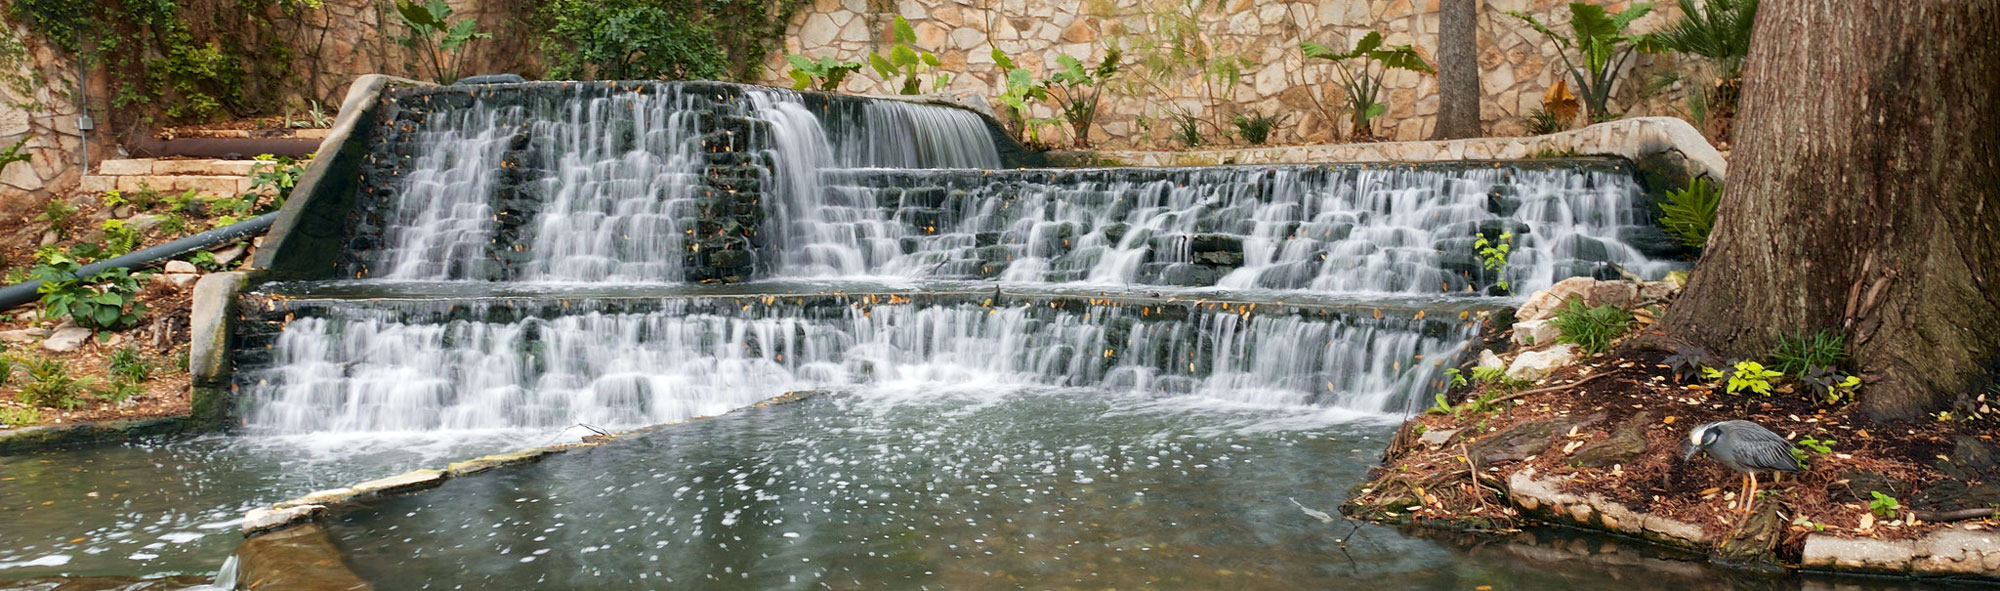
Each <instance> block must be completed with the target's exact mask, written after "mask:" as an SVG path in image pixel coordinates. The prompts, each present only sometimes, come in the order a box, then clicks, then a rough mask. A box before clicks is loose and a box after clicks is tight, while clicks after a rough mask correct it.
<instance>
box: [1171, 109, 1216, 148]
mask: <svg viewBox="0 0 2000 591" xmlns="http://www.w3.org/2000/svg"><path fill="white" fill-rule="evenodd" d="M1173 117H1174V139H1176V140H1180V142H1181V144H1183V145H1186V146H1187V147H1190V148H1193V147H1197V146H1200V145H1202V144H1203V143H1206V142H1207V141H1208V139H1207V138H1205V137H1203V136H1202V134H1201V124H1202V121H1201V119H1200V118H1197V117H1195V116H1194V115H1191V114H1188V113H1175V114H1174V116H1173Z"/></svg>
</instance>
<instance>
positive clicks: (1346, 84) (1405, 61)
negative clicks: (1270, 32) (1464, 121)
mask: <svg viewBox="0 0 2000 591" xmlns="http://www.w3.org/2000/svg"><path fill="white" fill-rule="evenodd" d="M1299 50H1300V51H1303V52H1305V54H1306V57H1309V58H1320V59H1324V60H1328V61H1332V62H1334V63H1335V64H1336V67H1335V68H1334V71H1336V72H1339V73H1340V80H1341V82H1340V85H1341V88H1342V89H1343V90H1345V91H1346V93H1347V96H1346V101H1347V111H1348V113H1349V116H1350V117H1351V118H1352V121H1353V124H1354V129H1353V133H1354V135H1355V136H1359V137H1368V136H1372V135H1374V130H1373V129H1372V128H1371V127H1370V123H1369V122H1370V121H1373V120H1374V119H1375V118H1376V117H1380V116H1381V115H1382V114H1383V113H1386V112H1388V110H1389V107H1388V106H1387V105H1383V104H1381V103H1378V102H1375V99H1376V97H1378V96H1380V95H1381V93H1382V77H1383V76H1385V75H1387V74H1388V73H1389V70H1396V69H1401V70H1410V71H1413V72H1435V70H1432V69H1431V66H1430V64H1427V63H1424V58H1423V57H1421V56H1418V55H1417V50H1416V49H1413V48H1411V47H1410V46H1408V45H1388V46H1385V45H1383V44H1382V34H1381V33H1378V32H1375V31H1369V32H1368V34H1367V35H1363V36H1362V37H1361V40H1360V41H1357V42H1355V44H1354V49H1351V50H1348V51H1344V52H1342V51H1334V50H1333V48H1331V47H1327V46H1325V45H1320V44H1318V43H1312V42H1303V43H1300V44H1299Z"/></svg>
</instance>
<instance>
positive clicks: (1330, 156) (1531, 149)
mask: <svg viewBox="0 0 2000 591" xmlns="http://www.w3.org/2000/svg"><path fill="white" fill-rule="evenodd" d="M1564 152H1575V153H1577V154H1580V155H1585V156H1594V155H1613V156H1623V157H1625V158H1629V159H1632V160H1640V159H1644V158H1646V157H1648V156H1652V155H1655V154H1661V153H1666V152H1676V153H1679V154H1680V155H1681V156H1682V157H1684V158H1686V159H1687V161H1688V167H1689V168H1690V169H1691V172H1692V173H1693V174H1694V176H1708V177H1711V178H1715V179H1718V180H1720V179H1723V178H1725V176H1726V175H1727V173H1728V162H1727V161H1725V160H1724V159H1723V157H1722V153H1721V152H1718V151H1716V149H1715V147H1714V146H1711V145H1709V143H1708V140H1706V139H1704V138H1703V137H1702V135H1701V132H1699V131H1696V130H1695V129H1694V127H1693V126H1691V125H1688V123H1687V122H1686V121H1682V120H1680V119H1677V118H1673V117H1636V118H1632V119H1621V120H1618V121H1612V122H1608V123H1599V124H1597V125H1592V126H1589V127H1585V128H1583V129H1578V130H1573V131H1565V132H1561V133H1553V134H1549V135H1542V136H1534V137H1490V138H1471V139H1463V140H1446V141H1432V142H1384V143H1361V144H1318V145H1308V146H1273V147H1267V148H1232V149H1222V150H1190V151H1185V152H1156V151H1144V150H1100V151H1096V152H1088V154H1091V155H1092V156H1091V159H1092V160H1096V161H1102V160H1106V159H1108V160H1112V161H1117V162H1121V163H1124V164H1125V165H1128V166H1147V167H1162V166H1215V165H1224V164H1242V165H1256V164H1327V163H1346V162H1431V161H1444V160H1521V159H1527V158H1533V157H1535V155H1536V154H1546V153H1564ZM1077 154H1084V153H1077Z"/></svg>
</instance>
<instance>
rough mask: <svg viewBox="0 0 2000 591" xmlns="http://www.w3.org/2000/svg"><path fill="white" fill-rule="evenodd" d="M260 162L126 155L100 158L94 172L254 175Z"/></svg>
mask: <svg viewBox="0 0 2000 591" xmlns="http://www.w3.org/2000/svg"><path fill="white" fill-rule="evenodd" d="M257 164H258V162H257V161H256V160H205V159H202V160H190V159H165V158H161V159H154V158H126V159H119V160H105V161H103V162H99V163H97V166H96V168H95V169H93V170H92V172H95V173H97V174H98V175H102V176H147V175H196V176H250V170H251V168H253V167H255V166H256V165H257Z"/></svg>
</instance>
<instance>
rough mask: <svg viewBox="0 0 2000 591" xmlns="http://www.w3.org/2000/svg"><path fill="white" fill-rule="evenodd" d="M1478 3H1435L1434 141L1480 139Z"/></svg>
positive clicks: (1469, 0) (1452, 0)
mask: <svg viewBox="0 0 2000 591" xmlns="http://www.w3.org/2000/svg"><path fill="white" fill-rule="evenodd" d="M1478 3H1479V0H1439V1H1438V37H1437V39H1438V54H1437V61H1438V63H1437V70H1438V114H1437V128H1436V129H1435V130H1433V131H1432V132H1431V139H1434V140H1455V139H1459V138H1469V137H1479V136H1480V135H1482V134H1481V133H1480V129H1479V29H1478V27H1477V24H1478V19H1477V16H1478V14H1479V11H1478V10H1477V9H1478V6H1477V5H1478Z"/></svg>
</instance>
